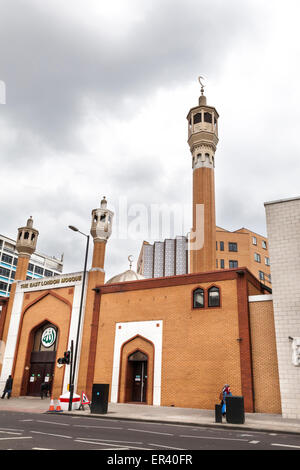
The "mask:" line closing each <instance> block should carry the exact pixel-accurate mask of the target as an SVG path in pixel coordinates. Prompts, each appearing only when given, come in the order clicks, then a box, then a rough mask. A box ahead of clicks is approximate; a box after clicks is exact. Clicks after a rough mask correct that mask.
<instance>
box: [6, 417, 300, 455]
mask: <svg viewBox="0 0 300 470" xmlns="http://www.w3.org/2000/svg"><path fill="white" fill-rule="evenodd" d="M0 450H109V451H116V453H118V452H119V451H124V450H131V451H143V450H148V451H149V450H151V451H152V452H153V451H158V450H162V451H175V453H176V451H178V454H179V453H181V454H182V453H184V452H185V451H189V450H208V451H214V450H244V451H245V450H247V451H251V450H268V451H270V450H274V451H275V450H298V451H299V450H300V436H299V435H293V434H282V433H278V434H277V433H266V432H254V431H243V430H240V429H239V430H232V429H230V430H229V429H228V430H227V429H220V428H218V429H215V428H213V427H197V426H195V427H194V426H187V425H172V424H160V423H149V422H140V421H125V420H112V419H109V418H108V419H105V418H101V419H97V418H89V417H77V416H76V417H74V416H66V415H61V414H58V413H56V414H50V413H42V414H37V413H20V412H11V411H0ZM173 453H174V452H173ZM186 454H188V452H186Z"/></svg>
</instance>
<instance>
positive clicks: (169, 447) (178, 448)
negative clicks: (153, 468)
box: [148, 444, 186, 450]
mask: <svg viewBox="0 0 300 470" xmlns="http://www.w3.org/2000/svg"><path fill="white" fill-rule="evenodd" d="M148 445H149V446H155V447H159V448H160V447H163V448H164V449H174V450H186V449H182V448H181V447H171V446H162V445H161V444H148Z"/></svg>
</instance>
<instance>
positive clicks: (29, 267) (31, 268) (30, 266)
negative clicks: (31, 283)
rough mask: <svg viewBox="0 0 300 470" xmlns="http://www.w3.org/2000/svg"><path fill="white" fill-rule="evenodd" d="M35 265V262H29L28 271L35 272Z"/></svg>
mask: <svg viewBox="0 0 300 470" xmlns="http://www.w3.org/2000/svg"><path fill="white" fill-rule="evenodd" d="M33 269H34V266H33V264H31V263H29V264H28V271H31V272H32V273H33Z"/></svg>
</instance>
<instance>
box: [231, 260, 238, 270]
mask: <svg viewBox="0 0 300 470" xmlns="http://www.w3.org/2000/svg"><path fill="white" fill-rule="evenodd" d="M237 267H238V262H237V261H236V260H233V259H230V260H229V268H237Z"/></svg>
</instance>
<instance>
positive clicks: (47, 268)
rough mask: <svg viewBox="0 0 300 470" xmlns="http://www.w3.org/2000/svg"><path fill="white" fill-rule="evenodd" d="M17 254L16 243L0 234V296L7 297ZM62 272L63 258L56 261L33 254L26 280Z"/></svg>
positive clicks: (53, 258) (13, 274)
mask: <svg viewBox="0 0 300 470" xmlns="http://www.w3.org/2000/svg"><path fill="white" fill-rule="evenodd" d="M17 261H18V252H17V250H16V241H15V240H12V239H11V238H8V237H5V236H4V235H1V234H0V296H3V297H8V296H9V293H10V289H11V284H12V283H13V281H14V279H15V272H16V266H17ZM62 270H63V257H61V259H60V260H59V259H57V258H55V257H50V256H46V255H42V254H41V253H37V252H35V253H33V254H32V255H31V258H30V263H29V265H28V271H27V280H30V279H39V278H42V277H50V276H55V275H57V274H61V273H62Z"/></svg>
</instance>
